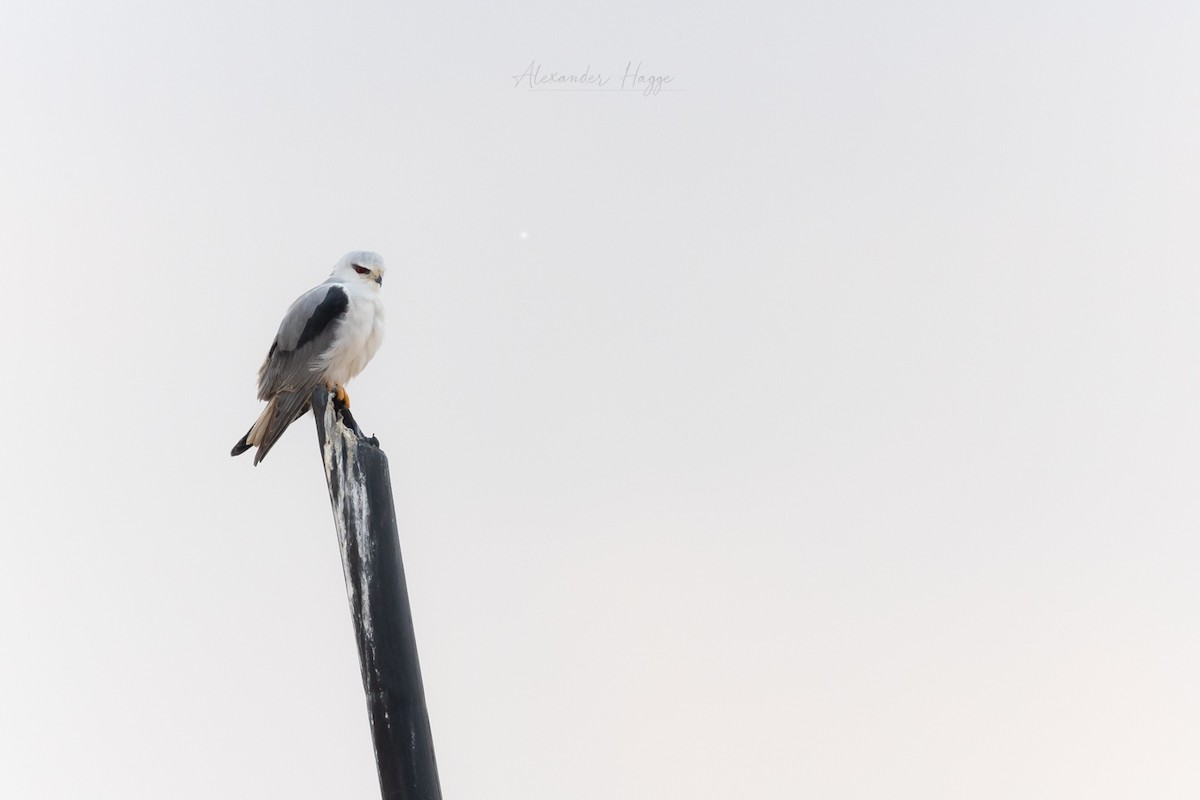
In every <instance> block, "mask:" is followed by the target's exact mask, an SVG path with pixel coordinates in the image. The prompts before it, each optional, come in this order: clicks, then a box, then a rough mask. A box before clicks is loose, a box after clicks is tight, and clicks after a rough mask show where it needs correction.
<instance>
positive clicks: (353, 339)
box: [321, 284, 384, 384]
mask: <svg viewBox="0 0 1200 800" xmlns="http://www.w3.org/2000/svg"><path fill="white" fill-rule="evenodd" d="M343 288H344V289H345V290H346V293H347V294H348V295H349V296H350V303H349V305H348V306H347V308H346V315H345V317H343V318H342V321H341V323H340V324H339V326H338V330H337V333H336V334H335V335H334V340H333V344H332V345H330V347H329V349H328V350H326V351H325V352H324V353H323V354H322V356H321V361H322V365H323V370H322V371H323V373H324V379H325V381H326V382H327V383H332V384H338V383H341V384H344V383H348V382H349V381H350V379H351V378H353V377H354V376H356V375H358V373H360V372H362V371H363V369H364V368H365V367H366V366H367V362H369V361H370V360H371V359H372V358H373V357H374V355H375V352H376V351H377V350H379V345H381V344H382V343H383V329H384V318H383V302H382V301H381V300H380V298H379V291H378V289H373V288H372V287H358V286H354V285H353V284H351V285H345V284H343Z"/></svg>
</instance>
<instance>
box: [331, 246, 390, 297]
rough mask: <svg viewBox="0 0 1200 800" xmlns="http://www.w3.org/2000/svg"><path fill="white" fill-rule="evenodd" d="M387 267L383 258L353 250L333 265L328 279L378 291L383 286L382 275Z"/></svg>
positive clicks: (376, 254)
mask: <svg viewBox="0 0 1200 800" xmlns="http://www.w3.org/2000/svg"><path fill="white" fill-rule="evenodd" d="M386 271H387V267H386V266H385V265H384V263H383V256H381V255H379V253H372V252H371V251H369V250H354V251H352V252H349V253H346V255H344V256H342V257H341V259H340V260H339V261H338V262H337V263H336V264H334V265H333V272H331V273H329V274H330V277H334V278H338V279H340V280H342V281H345V282H346V283H348V284H350V285H351V286H355V285H358V284H362V285H364V286H369V287H370V288H372V289H374V290H376V291H378V290H379V287H380V286H382V285H383V273H385V272H386Z"/></svg>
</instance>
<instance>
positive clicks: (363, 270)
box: [353, 264, 371, 275]
mask: <svg viewBox="0 0 1200 800" xmlns="http://www.w3.org/2000/svg"><path fill="white" fill-rule="evenodd" d="M353 266H354V271H355V272H357V273H358V274H359V275H366V274H367V273H368V272H370V271H371V270H369V269H367V268H366V267H360V266H359V265H358V264H354V265H353Z"/></svg>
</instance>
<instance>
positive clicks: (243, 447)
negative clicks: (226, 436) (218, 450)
mask: <svg viewBox="0 0 1200 800" xmlns="http://www.w3.org/2000/svg"><path fill="white" fill-rule="evenodd" d="M249 435H250V431H246V436H243V437H242V438H241V440H239V441H238V443H237V444H235V445H234V446H233V449H232V450H230V451H229V455H231V456H240V455H241V454H242V453H244V452H246V451H247V450H249V449H250V448H251V446H252V445H248V444H246V437H247V436H249Z"/></svg>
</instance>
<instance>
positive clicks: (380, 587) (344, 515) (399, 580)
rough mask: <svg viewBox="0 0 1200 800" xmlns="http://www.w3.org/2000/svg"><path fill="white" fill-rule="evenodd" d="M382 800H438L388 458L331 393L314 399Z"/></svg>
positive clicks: (320, 391)
mask: <svg viewBox="0 0 1200 800" xmlns="http://www.w3.org/2000/svg"><path fill="white" fill-rule="evenodd" d="M312 408H313V416H314V417H315V418H316V420H317V440H318V441H319V442H320V445H321V455H322V459H323V460H324V462H325V481H326V483H327V484H328V485H329V499H330V502H331V503H332V504H333V517H334V521H335V522H336V523H337V532H338V543H339V545H340V546H341V551H342V570H343V572H344V574H345V576H346V594H347V595H348V596H349V599H350V612H351V614H352V616H353V617H354V632H355V638H356V639H357V640H358V658H359V663H360V664H361V665H362V679H363V689H365V690H366V693H367V713H368V715H369V716H370V721H371V737H372V739H373V741H374V745H375V763H376V765H377V767H378V768H379V788H380V791H381V793H382V795H383V798H384V800H441V797H442V789H441V785H440V784H439V783H438V772H437V761H436V759H435V758H434V755H433V735H432V733H431V732H430V730H429V712H428V711H427V710H426V708H425V689H424V687H423V686H422V684H421V665H420V663H419V662H418V661H417V640H416V635H415V634H414V632H413V623H412V610H411V609H410V608H409V605H408V586H407V584H406V583H405V581H404V563H403V562H402V561H401V558H400V544H399V540H398V538H397V534H396V508H395V505H394V504H393V502H392V484H391V476H390V475H389V474H388V462H387V456H385V455H384V454H383V451H382V450H380V449H379V443H378V442H377V441H375V440H374V439H367V438H365V437H364V436H363V435H362V431H360V430H359V429H358V426H357V425H356V424H355V422H354V418H353V417H352V416H350V412H349V410H348V409H342V408H340V407H338V406H337V405H336V402H335V401H334V400H333V398H332V397H331V396H330V394H329V393H328V392H326V391H325V390H324V389H318V390H317V391H316V392H314V393H313V398H312Z"/></svg>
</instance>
